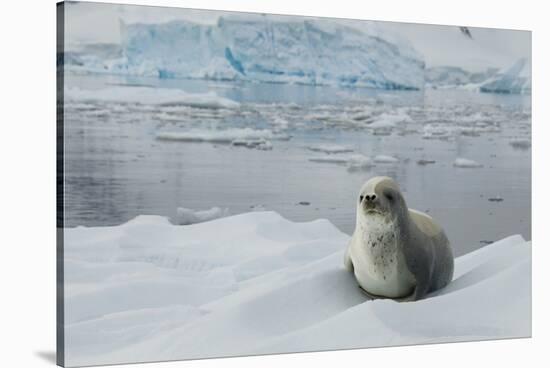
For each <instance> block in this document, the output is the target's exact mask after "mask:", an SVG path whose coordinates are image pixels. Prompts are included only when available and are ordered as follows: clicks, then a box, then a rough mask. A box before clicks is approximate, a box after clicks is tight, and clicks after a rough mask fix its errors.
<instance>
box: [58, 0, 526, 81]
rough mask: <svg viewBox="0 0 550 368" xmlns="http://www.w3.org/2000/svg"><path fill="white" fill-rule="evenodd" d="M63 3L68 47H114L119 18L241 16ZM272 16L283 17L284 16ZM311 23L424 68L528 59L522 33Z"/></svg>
mask: <svg viewBox="0 0 550 368" xmlns="http://www.w3.org/2000/svg"><path fill="white" fill-rule="evenodd" d="M65 4H67V7H66V11H67V12H66V17H65V36H66V41H67V47H68V48H72V47H75V45H78V44H80V43H98V42H102V43H104V42H105V43H119V42H120V20H122V21H124V22H126V23H136V22H140V23H164V22H169V21H172V20H189V21H193V22H195V23H203V24H215V23H216V21H217V19H218V18H219V16H221V15H226V16H227V15H230V14H233V15H235V14H243V13H230V12H218V11H209V10H191V9H180V8H165V7H155V6H134V5H117V4H101V3H65ZM277 18H283V19H285V18H286V19H289V17H286V16H285V17H277ZM292 18H294V19H295V17H292ZM292 18H290V19H292ZM298 18H299V17H298ZM317 19H322V20H323V21H334V22H337V23H341V24H346V25H349V26H352V27H354V28H359V29H364V30H368V32H371V33H372V32H373V31H374V32H376V33H378V34H379V35H380V36H381V37H385V36H387V37H390V36H392V35H393V36H392V37H394V38H395V37H397V38H405V39H407V40H408V41H409V42H410V44H411V45H412V47H414V49H415V50H416V51H418V52H419V53H420V54H421V55H422V56H423V57H424V60H425V61H426V65H427V66H428V67H431V66H447V65H448V66H458V67H462V68H464V69H467V70H470V71H481V70H484V69H486V68H487V67H498V68H501V67H507V66H509V65H511V64H512V63H513V62H515V61H516V60H517V59H519V58H520V57H528V58H530V56H531V33H530V32H527V31H513V30H502V29H488V28H471V29H470V31H471V34H472V37H473V39H469V38H468V37H466V36H464V35H463V34H462V33H461V32H460V30H459V29H458V27H456V26H439V25H425V24H412V23H396V22H373V21H347V20H339V19H327V18H317ZM390 40H392V38H390Z"/></svg>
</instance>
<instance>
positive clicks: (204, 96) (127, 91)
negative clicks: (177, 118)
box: [64, 86, 240, 109]
mask: <svg viewBox="0 0 550 368" xmlns="http://www.w3.org/2000/svg"><path fill="white" fill-rule="evenodd" d="M64 93H65V95H64V97H65V98H66V99H67V100H68V101H78V102H118V103H139V104H151V105H168V106H189V107H197V108H210V109H235V108H238V107H239V106H240V104H239V103H238V102H235V101H233V100H230V99H228V98H225V97H219V96H218V95H216V94H215V93H211V92H209V93H187V92H184V91H182V90H178V89H173V88H149V87H129V86H124V87H109V88H102V89H96V90H84V89H80V88H78V87H67V88H65V91H64Z"/></svg>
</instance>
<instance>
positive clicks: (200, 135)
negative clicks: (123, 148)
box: [156, 128, 290, 145]
mask: <svg viewBox="0 0 550 368" xmlns="http://www.w3.org/2000/svg"><path fill="white" fill-rule="evenodd" d="M156 137H157V139H160V140H170V141H181V142H214V143H231V142H234V141H235V142H245V141H248V142H249V141H253V140H262V139H263V140H266V139H276V140H287V139H289V138H290V137H289V136H288V135H282V134H275V133H274V132H273V131H271V130H269V129H252V128H231V129H225V130H212V129H192V130H188V131H173V132H170V131H160V132H158V133H157V135H156ZM236 145H239V143H237V144H236Z"/></svg>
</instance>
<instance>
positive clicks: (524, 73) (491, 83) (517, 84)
mask: <svg viewBox="0 0 550 368" xmlns="http://www.w3.org/2000/svg"><path fill="white" fill-rule="evenodd" d="M479 90H480V91H481V92H493V93H523V94H530V93H531V60H529V59H527V58H521V59H519V60H518V61H516V62H515V63H514V64H513V65H512V66H510V67H509V68H507V69H504V70H502V71H500V72H498V73H497V75H496V76H495V77H493V78H491V79H490V80H488V81H486V82H485V83H483V84H482V85H481V86H480V87H479Z"/></svg>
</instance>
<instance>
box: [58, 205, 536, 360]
mask: <svg viewBox="0 0 550 368" xmlns="http://www.w3.org/2000/svg"><path fill="white" fill-rule="evenodd" d="M64 237H65V239H64V240H65V313H66V314H65V322H66V327H65V331H66V336H65V337H66V338H65V344H66V346H65V353H66V363H67V365H68V366H75V365H100V364H107V363H109V364H115V363H123V362H124V363H127V362H146V361H159V360H174V359H190V358H199V357H200V358H205V357H219V356H235V355H248V354H264V353H284V352H298V351H314V350H325V349H344V348H348V349H349V348H360V347H374V346H392V345H404V344H421V343H433V342H452V341H469V340H486V339H496V338H512V337H526V336H530V335H531V245H530V243H529V242H526V241H525V240H523V238H522V237H521V236H519V235H515V236H511V237H509V238H506V239H503V240H501V241H497V242H494V243H492V244H490V245H488V246H485V247H483V248H481V249H479V250H477V251H474V252H472V253H469V254H467V255H464V256H462V257H460V258H457V259H456V266H455V275H454V280H453V281H452V283H451V284H450V285H448V286H447V287H446V288H445V289H443V290H440V291H438V292H435V293H432V294H431V295H429V296H428V298H427V299H424V300H421V301H418V302H413V303H398V302H394V301H391V300H374V301H373V300H369V299H368V298H366V297H365V296H364V295H363V294H362V293H361V292H360V291H359V289H358V287H357V283H356V281H355V279H354V277H353V275H352V274H351V273H349V272H347V271H346V270H345V269H344V266H343V261H342V260H343V253H344V250H345V248H346V246H347V243H348V241H349V236H348V235H346V234H343V233H341V232H340V231H339V230H337V229H336V227H334V226H333V225H332V224H331V223H330V222H328V221H326V220H315V221H312V222H305V223H295V222H291V221H288V220H286V219H284V218H283V217H281V216H280V215H278V214H277V213H274V212H251V213H246V214H242V215H237V216H231V217H225V218H221V219H217V220H213V221H209V222H204V223H200V224H195V225H188V226H177V225H172V224H170V223H169V221H168V220H167V219H165V218H162V217H158V216H139V217H137V218H135V219H134V220H131V221H129V222H128V223H125V224H123V225H120V226H112V227H96V228H85V227H78V228H72V229H65V232H64ZM449 316H452V318H449ZM205 342H208V343H205Z"/></svg>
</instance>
